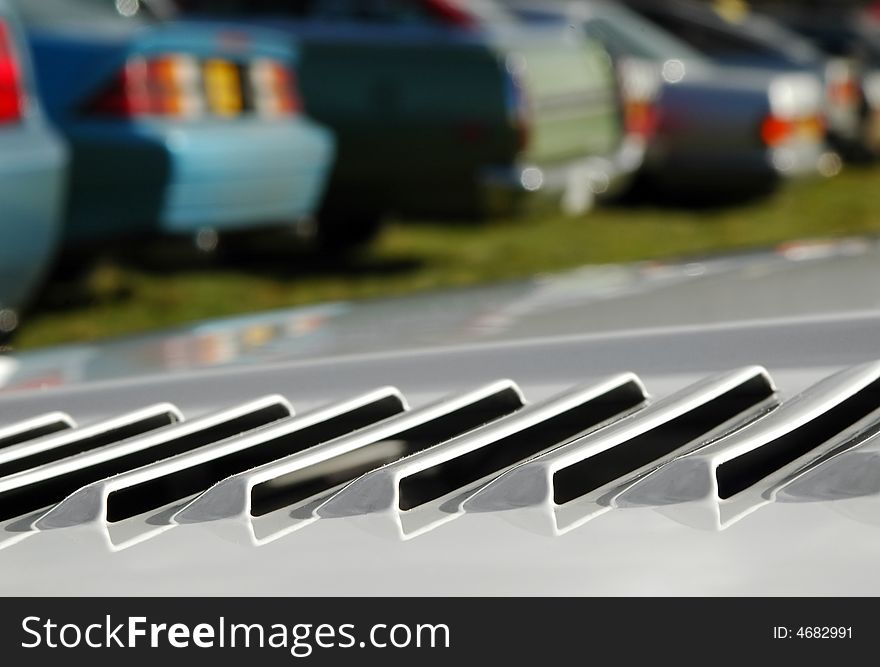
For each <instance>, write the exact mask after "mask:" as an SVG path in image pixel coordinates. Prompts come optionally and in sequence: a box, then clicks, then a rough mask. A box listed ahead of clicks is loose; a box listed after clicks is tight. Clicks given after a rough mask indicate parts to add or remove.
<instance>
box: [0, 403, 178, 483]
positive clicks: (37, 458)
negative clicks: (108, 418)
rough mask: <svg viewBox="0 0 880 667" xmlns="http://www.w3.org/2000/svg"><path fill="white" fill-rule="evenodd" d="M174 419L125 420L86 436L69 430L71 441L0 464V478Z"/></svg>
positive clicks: (170, 415) (169, 414)
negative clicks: (113, 426)
mask: <svg viewBox="0 0 880 667" xmlns="http://www.w3.org/2000/svg"><path fill="white" fill-rule="evenodd" d="M177 421H178V417H177V415H176V414H174V413H173V412H163V413H161V414H156V415H151V416H149V417H146V418H144V419H140V420H138V421H132V422H129V423H127V424H125V425H122V426H119V427H118V428H114V429H109V430H106V431H101V432H100V433H96V434H95V435H93V436H90V437H86V438H77V437H76V434H75V433H72V434H71V440H70V441H69V442H67V443H65V444H63V445H60V446H58V447H53V448H52V449H48V450H46V451H42V452H38V453H35V454H31V455H30V456H23V457H21V458H18V459H15V460H13V461H8V462H6V463H2V464H0V477H6V476H7V475H12V474H14V473H17V472H21V471H22V470H29V469H31V468H36V467H37V466H41V465H44V464H46V463H52V462H53V461H59V460H61V459H65V458H67V457H69V456H74V455H76V454H82V453H83V452H88V451H91V450H93V449H98V448H99V447H104V446H106V445H112V444H113V443H115V442H121V441H122V440H127V439H128V438H133V437H135V436H137V435H142V434H144V433H147V432H149V431H153V430H155V429H158V428H162V427H163V426H169V425H171V424H174V423H176V422H177Z"/></svg>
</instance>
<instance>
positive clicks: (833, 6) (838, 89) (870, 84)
mask: <svg viewBox="0 0 880 667" xmlns="http://www.w3.org/2000/svg"><path fill="white" fill-rule="evenodd" d="M875 8H876V5H875ZM759 10H760V11H761V12H762V13H767V14H769V16H771V17H773V18H774V19H775V20H778V21H780V22H781V23H782V24H783V25H785V26H786V27H788V28H790V29H791V30H793V31H795V32H797V33H798V34H800V35H802V36H803V37H804V38H806V39H807V40H809V41H810V42H811V43H812V44H814V45H815V46H816V48H818V49H821V50H822V52H824V53H826V54H828V56H829V57H831V58H832V59H833V60H834V61H836V62H837V63H839V64H838V65H837V68H838V70H839V71H838V74H837V79H836V80H835V82H834V85H835V88H834V90H833V91H832V93H833V95H835V96H836V97H838V98H840V99H842V100H845V101H848V102H849V104H850V106H851V107H852V108H853V109H854V115H855V116H856V118H857V122H856V130H855V132H854V133H853V135H852V136H851V140H850V144H849V145H848V146H847V147H846V148H847V149H849V152H850V154H851V156H852V157H854V158H871V159H876V158H877V157H880V22H878V19H877V14H876V9H875V11H874V12H873V13H872V12H871V11H870V10H862V11H859V10H858V8H856V7H853V6H847V5H846V4H841V3H822V4H821V5H819V6H815V7H809V8H806V7H801V8H799V7H792V6H789V5H784V4H782V3H779V2H771V3H765V4H762V5H760V6H759Z"/></svg>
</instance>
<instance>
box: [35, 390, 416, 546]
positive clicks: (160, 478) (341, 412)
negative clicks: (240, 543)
mask: <svg viewBox="0 0 880 667" xmlns="http://www.w3.org/2000/svg"><path fill="white" fill-rule="evenodd" d="M405 409H406V403H405V401H404V399H403V397H402V396H401V395H400V392H398V391H397V390H396V389H394V388H383V389H378V390H376V391H372V392H369V393H368V394H364V395H362V396H359V397H357V398H354V399H352V400H349V401H345V402H342V403H337V404H334V405H331V406H329V407H325V408H321V409H318V410H314V411H312V412H308V413H305V414H303V415H300V416H295V417H290V418H287V419H282V420H280V421H276V422H275V423H272V424H269V425H267V426H263V427H260V428H257V429H256V430H253V431H250V432H247V433H243V434H240V435H236V436H234V437H231V438H227V439H226V440H223V441H221V442H218V443H213V444H209V445H205V446H203V447H199V448H197V449H194V450H192V451H190V452H186V453H184V454H179V455H176V456H172V457H170V458H166V459H163V460H161V461H158V462H156V463H153V464H150V465H147V466H144V467H141V468H138V469H136V470H131V471H128V472H124V473H121V474H119V475H116V476H115V477H111V478H109V479H106V480H103V481H101V482H97V483H96V484H95V485H90V486H86V487H84V488H83V489H80V490H79V491H77V492H76V493H74V494H73V495H72V496H70V497H69V498H67V499H66V500H65V501H63V502H62V503H60V504H59V505H58V506H56V507H55V508H54V509H52V510H50V511H49V512H48V513H46V515H44V516H43V517H42V518H41V519H40V521H39V522H38V523H37V525H38V527H41V528H57V527H63V526H68V525H77V524H79V523H81V522H83V521H95V520H97V521H106V522H109V523H115V522H120V521H124V520H126V519H130V518H133V517H135V516H138V515H140V514H145V513H147V512H151V511H154V510H155V511H158V510H162V509H163V508H167V507H169V506H174V504H175V503H178V502H180V501H183V500H186V499H187V498H189V497H191V496H193V495H195V494H197V493H200V492H202V491H204V490H205V489H207V488H208V487H210V486H211V485H212V484H214V483H216V482H218V481H220V480H222V479H224V478H225V477H228V476H229V475H232V474H235V473H237V472H241V471H242V470H247V469H248V468H250V467H253V466H256V465H261V464H263V463H265V462H267V461H271V460H274V459H276V458H279V457H282V456H285V455H288V454H290V453H291V452H293V451H301V450H303V449H307V448H309V447H312V446H314V445H315V444H317V443H319V442H322V441H323V440H324V439H327V438H330V437H335V436H338V435H340V434H343V433H348V432H351V431H354V430H357V429H359V428H363V427H364V426H367V425H369V424H372V423H374V422H376V421H379V420H382V419H386V418H387V417H389V416H392V415H394V414H397V413H399V412H401V411H402V410H405ZM96 486H97V487H99V488H98V489H97V490H96V488H95V487H96ZM97 491H100V492H97Z"/></svg>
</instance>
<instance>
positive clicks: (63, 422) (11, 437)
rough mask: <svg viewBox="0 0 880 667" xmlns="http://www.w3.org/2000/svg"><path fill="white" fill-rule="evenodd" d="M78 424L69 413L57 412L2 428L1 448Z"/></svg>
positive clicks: (0, 432) (0, 429)
mask: <svg viewBox="0 0 880 667" xmlns="http://www.w3.org/2000/svg"><path fill="white" fill-rule="evenodd" d="M75 426H76V424H75V423H74V421H73V419H71V418H70V417H69V416H68V415H66V414H64V413H61V412H56V413H53V414H49V415H44V416H42V417H36V418H34V419H28V420H27V421H24V422H20V423H18V424H13V425H12V426H7V427H4V428H0V449H3V448H4V447H12V446H13V445H20V444H21V443H23V442H27V441H28V440H36V439H37V438H42V437H44V436H47V435H52V434H53V433H58V432H60V431H67V430H70V429H72V428H74V427H75Z"/></svg>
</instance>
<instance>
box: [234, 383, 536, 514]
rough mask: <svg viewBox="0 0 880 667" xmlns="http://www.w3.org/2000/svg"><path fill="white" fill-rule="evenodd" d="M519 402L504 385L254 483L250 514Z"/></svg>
mask: <svg viewBox="0 0 880 667" xmlns="http://www.w3.org/2000/svg"><path fill="white" fill-rule="evenodd" d="M522 405H523V403H522V398H521V396H520V394H519V392H518V391H516V390H515V389H513V388H506V389H504V390H502V391H499V392H497V393H495V394H492V395H491V396H487V397H486V398H482V399H480V400H478V401H474V402H473V403H470V404H468V405H466V406H464V407H462V408H460V409H458V410H454V411H452V412H449V413H447V414H445V415H442V416H440V417H437V418H436V419H432V420H430V421H427V422H425V423H424V424H420V425H419V426H416V427H414V428H410V429H409V430H406V431H402V432H401V433H398V434H395V435H392V436H389V437H388V438H385V439H383V440H382V441H379V442H375V443H372V444H370V445H367V446H365V447H361V448H359V449H357V450H355V451H352V452H348V453H346V454H342V455H340V456H337V457H334V458H332V459H330V460H328V461H325V462H324V463H322V464H318V465H316V466H311V467H310V468H308V469H305V470H298V471H296V472H293V473H290V474H288V475H283V476H281V477H278V478H276V479H273V480H271V481H268V482H264V483H262V484H257V485H256V486H254V488H253V490H252V491H251V514H252V515H253V516H263V515H265V514H268V513H269V512H274V511H275V510H279V509H281V508H283V507H289V506H291V505H295V504H298V503H301V502H303V501H304V500H308V499H309V498H313V497H314V496H316V495H318V494H320V493H322V492H325V491H329V490H330V489H333V488H335V487H337V486H340V485H341V484H345V483H346V482H350V481H352V480H354V479H356V478H357V477H359V476H360V475H362V474H364V473H366V472H369V471H370V470H374V469H375V468H378V467H380V466H383V465H385V464H387V463H391V462H393V461H396V460H398V459H401V458H403V457H405V456H409V455H411V454H415V453H417V452H420V451H422V450H424V449H427V448H428V447H431V446H432V445H436V444H438V443H440V442H443V441H445V440H449V439H451V438H453V437H455V436H457V435H460V434H462V433H465V432H467V431H470V430H472V429H475V428H477V427H479V426H483V425H484V424H488V423H489V422H492V421H494V420H496V419H498V418H500V417H503V416H505V415H508V414H510V413H512V412H514V411H516V410H518V409H520V408H521V407H522Z"/></svg>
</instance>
